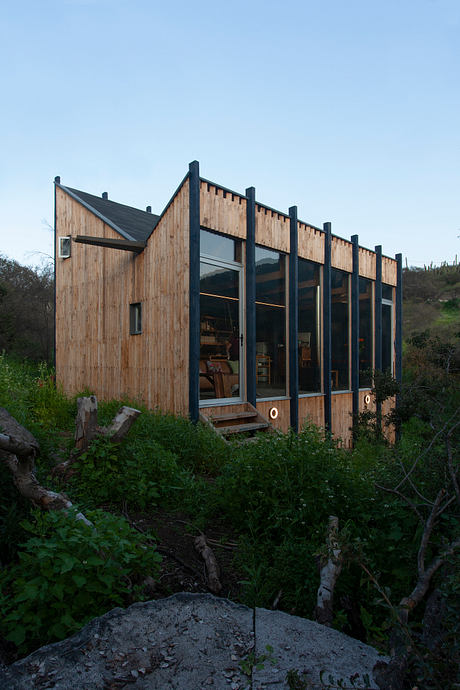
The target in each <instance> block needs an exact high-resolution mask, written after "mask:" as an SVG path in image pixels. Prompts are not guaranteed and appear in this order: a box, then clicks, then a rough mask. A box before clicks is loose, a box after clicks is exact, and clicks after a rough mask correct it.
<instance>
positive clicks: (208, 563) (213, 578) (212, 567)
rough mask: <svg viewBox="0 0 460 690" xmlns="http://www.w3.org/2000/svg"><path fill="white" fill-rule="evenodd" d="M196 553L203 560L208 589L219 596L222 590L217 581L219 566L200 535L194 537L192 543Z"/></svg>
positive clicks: (203, 537)
mask: <svg viewBox="0 0 460 690" xmlns="http://www.w3.org/2000/svg"><path fill="white" fill-rule="evenodd" d="M193 544H194V546H195V549H196V551H198V553H199V554H200V556H201V558H202V559H203V560H204V563H205V567H206V577H207V581H208V587H209V589H210V591H211V592H212V593H213V594H219V592H220V591H221V589H222V585H221V583H220V580H219V575H220V573H219V565H218V563H217V561H216V557H215V556H214V553H213V551H212V549H211V548H210V547H209V546H208V544H207V542H206V537H205V536H204V534H201V535H200V536H199V537H196V538H195V539H194V541H193Z"/></svg>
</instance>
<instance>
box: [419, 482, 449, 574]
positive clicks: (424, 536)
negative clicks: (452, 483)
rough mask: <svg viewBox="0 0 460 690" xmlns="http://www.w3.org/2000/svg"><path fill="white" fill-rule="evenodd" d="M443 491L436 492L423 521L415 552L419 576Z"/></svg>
mask: <svg viewBox="0 0 460 690" xmlns="http://www.w3.org/2000/svg"><path fill="white" fill-rule="evenodd" d="M445 493H446V490H445V489H441V490H440V491H439V492H438V495H437V496H436V500H435V502H434V505H433V508H432V509H431V513H430V515H429V516H428V519H427V521H426V523H425V529H424V530H423V534H422V539H421V541H420V547H419V550H418V554H417V571H418V573H419V576H420V575H423V573H424V572H425V553H426V548H427V546H428V542H429V540H430V537H431V533H432V531H433V527H434V524H435V522H436V519H437V517H438V510H439V506H440V504H441V501H442V499H443V497H444V495H445Z"/></svg>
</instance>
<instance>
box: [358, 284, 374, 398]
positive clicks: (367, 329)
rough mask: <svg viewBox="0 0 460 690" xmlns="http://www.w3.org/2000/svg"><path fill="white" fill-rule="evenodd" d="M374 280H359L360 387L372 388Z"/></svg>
mask: <svg viewBox="0 0 460 690" xmlns="http://www.w3.org/2000/svg"><path fill="white" fill-rule="evenodd" d="M372 343H373V328H372V280H368V279H367V278H360V279H359V387H360V388H370V387H371V386H372V368H373V366H374V362H373V355H372V353H373V347H372Z"/></svg>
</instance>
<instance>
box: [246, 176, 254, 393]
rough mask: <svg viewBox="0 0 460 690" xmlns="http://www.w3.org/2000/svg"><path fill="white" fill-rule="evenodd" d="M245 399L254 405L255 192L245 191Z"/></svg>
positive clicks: (252, 188)
mask: <svg viewBox="0 0 460 690" xmlns="http://www.w3.org/2000/svg"><path fill="white" fill-rule="evenodd" d="M246 197H247V202H246V397H247V401H248V402H250V403H251V405H254V406H255V404H256V190H255V188H254V187H248V189H247V190H246Z"/></svg>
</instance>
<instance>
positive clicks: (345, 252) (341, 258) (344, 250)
mask: <svg viewBox="0 0 460 690" xmlns="http://www.w3.org/2000/svg"><path fill="white" fill-rule="evenodd" d="M331 266H333V267H334V268H339V269H340V270H341V271H348V273H351V272H352V271H353V245H352V244H351V242H347V240H342V239H340V238H339V237H334V236H333V237H332V246H331Z"/></svg>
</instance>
